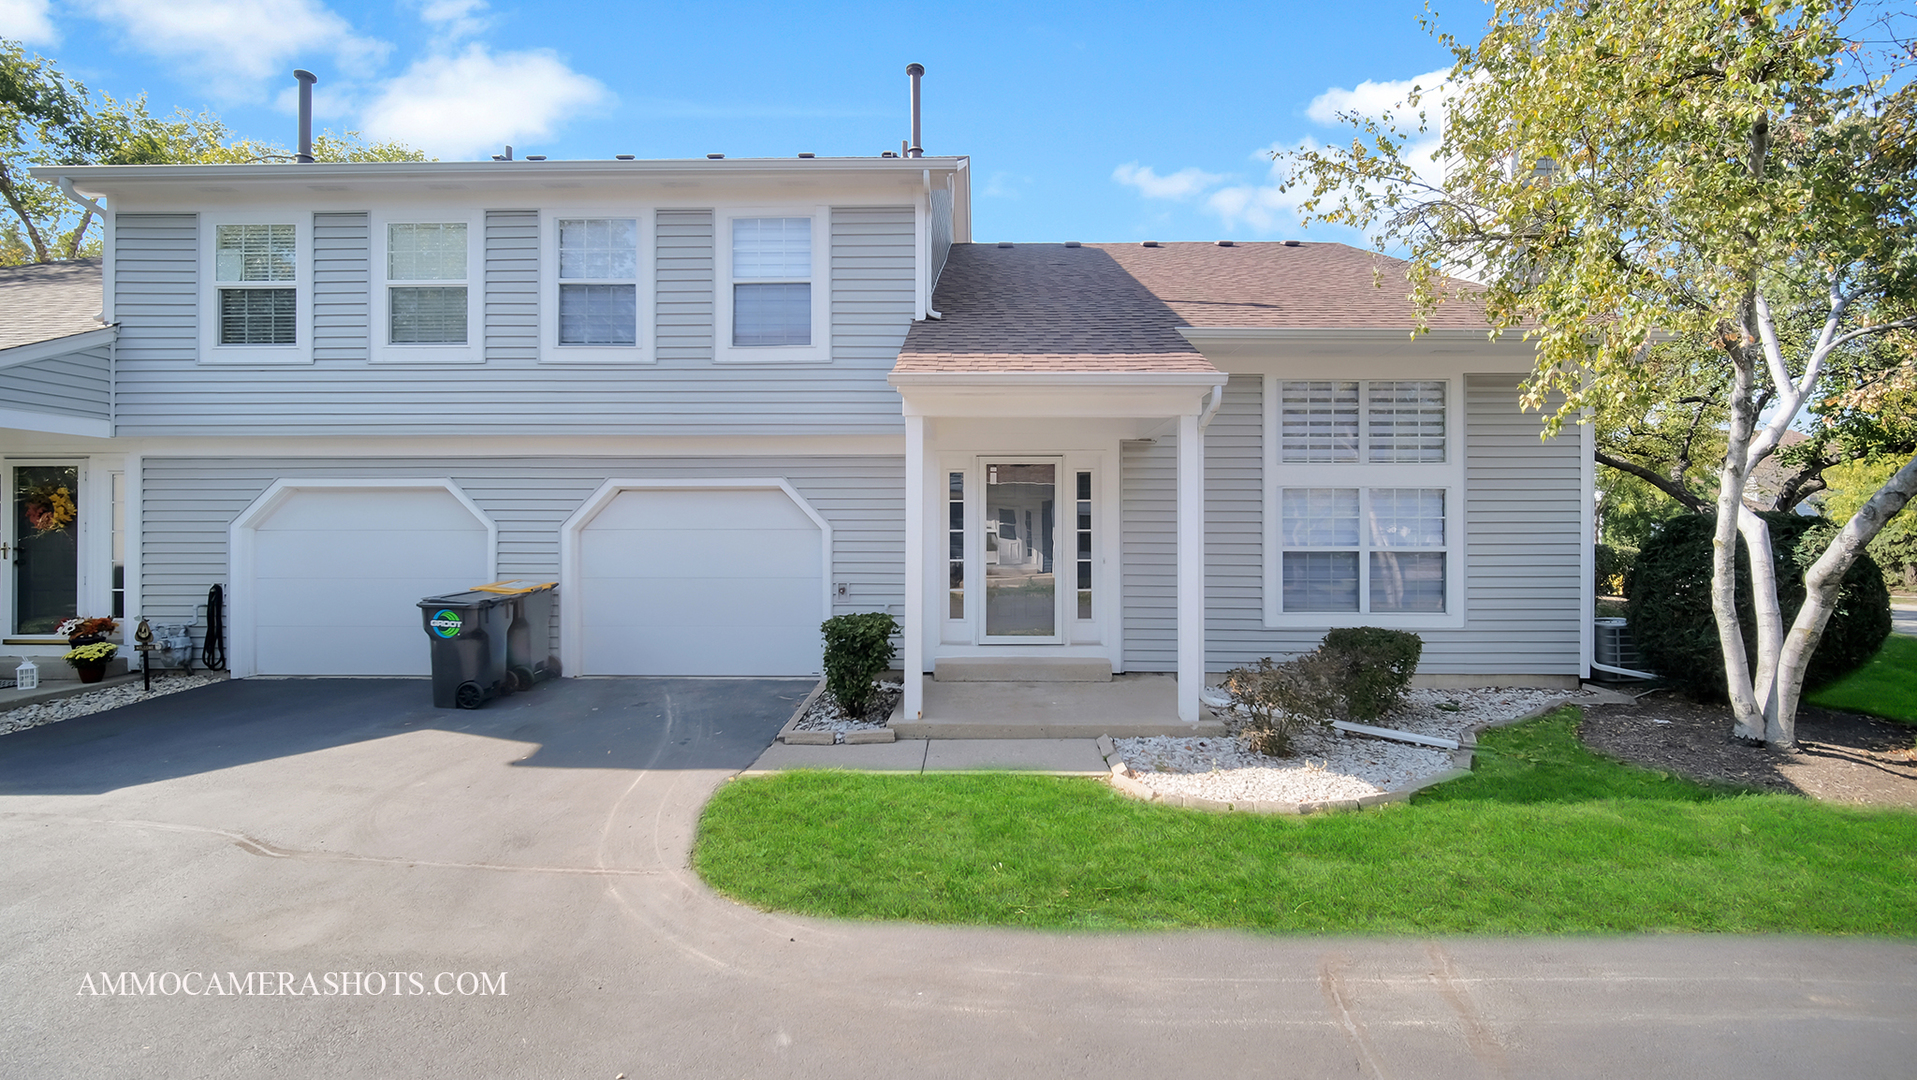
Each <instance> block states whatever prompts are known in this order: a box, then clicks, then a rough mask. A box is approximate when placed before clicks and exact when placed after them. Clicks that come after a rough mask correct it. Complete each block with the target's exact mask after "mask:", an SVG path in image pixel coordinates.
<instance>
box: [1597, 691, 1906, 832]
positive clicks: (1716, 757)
mask: <svg viewBox="0 0 1917 1080" xmlns="http://www.w3.org/2000/svg"><path fill="white" fill-rule="evenodd" d="M1730 733H1731V709H1730V706H1729V705H1718V704H1700V703H1698V702H1694V701H1689V700H1686V699H1685V698H1683V697H1680V696H1678V695H1676V694H1673V693H1671V692H1669V691H1654V692H1652V693H1650V694H1648V695H1646V696H1644V697H1641V698H1639V699H1637V701H1636V702H1635V703H1634V704H1631V705H1586V706H1585V707H1584V723H1583V724H1582V725H1581V726H1580V727H1579V728H1578V735H1579V737H1581V738H1582V739H1583V740H1584V743H1585V745H1586V746H1589V747H1590V748H1591V749H1593V750H1596V751H1597V752H1599V753H1601V754H1604V755H1606V756H1608V757H1612V758H1616V759H1617V760H1619V761H1625V762H1629V763H1630V764H1633V765H1642V766H1644V767H1646V768H1650V769H1660V770H1663V771H1665V772H1670V773H1676V774H1678V775H1680V776H1687V777H1690V778H1691V779H1693V780H1703V781H1709V782H1717V783H1726V784H1735V785H1739V786H1742V787H1750V788H1756V789H1758V790H1761V791H1779V792H1785V793H1789V794H1793V795H1808V796H1810V797H1811V798H1813V799H1821V800H1824V801H1826V802H1836V803H1854V804H1858V805H1869V806H1906V807H1917V753H1913V751H1912V743H1913V741H1914V740H1917V728H1913V727H1911V726H1909V725H1907V724H1898V723H1893V722H1892V721H1889V720H1880V719H1878V718H1876V717H1874V716H1862V715H1859V714H1857V713H1844V712H1832V711H1830V710H1828V709H1819V708H1815V707H1813V706H1809V705H1806V706H1803V707H1802V708H1801V709H1800V710H1799V711H1798V714H1797V742H1798V749H1797V752H1796V753H1793V754H1778V753H1774V752H1772V751H1770V750H1765V749H1761V748H1757V747H1750V746H1744V745H1741V744H1739V743H1736V742H1733V741H1732V740H1731V734H1730Z"/></svg>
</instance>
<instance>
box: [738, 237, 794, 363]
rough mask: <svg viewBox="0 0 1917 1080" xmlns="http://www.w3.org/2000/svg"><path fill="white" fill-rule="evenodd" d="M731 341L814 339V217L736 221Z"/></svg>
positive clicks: (756, 343)
mask: <svg viewBox="0 0 1917 1080" xmlns="http://www.w3.org/2000/svg"><path fill="white" fill-rule="evenodd" d="M732 343H733V344H734V345H740V346H765V345H810V344H812V219H811V218H809V217H777V218H737V219H734V220H733V222H732Z"/></svg>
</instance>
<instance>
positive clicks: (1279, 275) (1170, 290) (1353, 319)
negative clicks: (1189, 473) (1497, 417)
mask: <svg viewBox="0 0 1917 1080" xmlns="http://www.w3.org/2000/svg"><path fill="white" fill-rule="evenodd" d="M1405 266H1406V264H1405V263H1404V262H1402V261H1401V260H1397V259H1392V258H1388V257H1385V256H1380V255H1377V254H1376V253H1373V252H1369V251H1361V250H1359V249H1357V248H1353V247H1349V246H1347V245H1344V244H1330V243H1248V244H1232V245H1231V246H1229V247H1224V246H1220V245H1218V244H1210V243H1167V244H1157V245H1154V246H1151V247H1146V246H1143V245H1141V244H1083V245H1078V246H1073V247H1066V246H1065V245H1062V244H1015V245H1012V246H1009V247H1000V246H997V245H993V244H954V245H953V246H952V252H951V255H950V257H949V259H948V261H947V262H946V264H945V269H944V270H943V272H942V273H941V274H940V276H939V284H938V289H937V291H936V292H935V294H934V296H933V302H932V307H933V308H934V309H935V310H937V311H939V312H941V313H942V314H943V316H944V318H943V319H942V320H926V321H924V322H919V323H915V324H913V326H912V329H911V332H910V333H909V334H908V335H907V336H906V339H905V346H904V348H902V349H901V350H900V351H899V360H898V364H897V366H896V367H894V368H893V371H894V372H895V373H898V374H914V375H932V374H952V375H957V374H983V373H1015V372H1030V373H1052V374H1066V373H1084V374H1093V373H1097V374H1117V373H1164V374H1170V373H1193V372H1199V373H1207V372H1214V371H1216V370H1217V369H1216V368H1215V367H1214V366H1213V365H1212V363H1211V362H1210V361H1209V360H1207V359H1206V358H1205V356H1204V355H1203V354H1202V353H1200V352H1199V351H1198V350H1197V349H1196V348H1195V347H1193V346H1192V344H1191V343H1190V342H1189V341H1187V340H1185V338H1184V337H1183V336H1182V335H1181V334H1179V333H1178V329H1179V328H1180V327H1212V328H1218V327H1230V328H1243V329H1272V330H1371V331H1376V330H1393V331H1398V332H1404V333H1408V332H1409V331H1410V330H1411V329H1412V327H1413V326H1414V325H1415V324H1416V312H1415V311H1414V309H1413V308H1412V305H1411V302H1410V299H1409V296H1410V292H1411V287H1410V283H1409V281H1408V280H1407V279H1406V277H1405ZM1374 271H1376V272H1377V274H1378V275H1380V276H1377V277H1374ZM1431 325H1432V326H1433V327H1434V328H1440V329H1472V330H1478V331H1482V330H1484V329H1486V324H1485V321H1484V318H1483V315H1482V313H1480V312H1479V311H1477V310H1476V309H1475V308H1474V307H1473V306H1472V305H1470V304H1468V303H1451V304H1446V305H1444V306H1443V307H1441V308H1440V309H1439V310H1438V311H1436V312H1434V313H1433V315H1432V318H1431Z"/></svg>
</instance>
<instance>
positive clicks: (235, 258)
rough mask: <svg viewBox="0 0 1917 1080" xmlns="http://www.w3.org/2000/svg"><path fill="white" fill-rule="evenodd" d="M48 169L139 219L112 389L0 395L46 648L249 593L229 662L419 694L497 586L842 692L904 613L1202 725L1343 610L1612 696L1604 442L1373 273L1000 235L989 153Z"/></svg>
mask: <svg viewBox="0 0 1917 1080" xmlns="http://www.w3.org/2000/svg"><path fill="white" fill-rule="evenodd" d="M46 175H47V177H48V178H50V179H54V178H59V177H64V178H66V180H67V181H68V182H69V183H70V185H71V186H72V187H73V188H74V189H76V195H77V196H78V197H80V198H86V199H103V200H104V206H103V207H102V209H103V211H104V215H105V220H106V223H107V241H106V255H105V259H104V265H103V267H102V269H101V274H102V279H103V287H102V288H103V296H104V300H103V305H102V307H101V309H100V317H101V318H102V319H103V320H104V324H105V326H104V328H100V324H97V323H96V324H94V325H95V328H94V329H90V330H86V331H85V333H87V334H89V335H93V336H89V337H87V338H86V339H85V340H84V341H82V340H81V339H78V338H76V339H75V340H74V344H75V345H76V346H79V345H84V346H85V348H84V349H82V348H75V349H72V350H67V351H66V352H64V353H62V352H60V351H59V347H58V346H57V345H49V344H47V343H46V342H44V341H43V342H40V343H39V344H37V345H36V346H34V347H35V348H38V349H41V350H43V352H41V353H36V354H34V356H33V357H32V358H31V359H32V361H33V362H34V363H38V364H42V365H44V364H46V363H48V362H50V361H56V360H57V361H58V362H60V363H68V364H74V363H80V358H82V357H95V356H97V358H98V362H97V363H96V368H98V369H100V371H101V375H100V376H99V377H98V378H97V381H98V383H99V385H100V387H101V393H100V394H99V395H98V396H100V397H101V399H102V400H101V401H100V402H99V404H98V407H97V409H96V412H98V413H99V415H90V416H88V417H86V418H85V419H84V422H82V421H79V420H74V419H63V420H59V421H57V422H56V421H51V420H49V421H45V422H42V421H40V420H37V419H35V418H37V417H45V416H51V415H53V411H52V406H51V405H49V404H48V403H49V402H50V401H52V399H51V398H48V397H36V396H35V395H36V394H40V393H42V391H40V390H37V389H35V386H33V385H28V384H25V383H19V384H18V385H17V388H10V390H11V395H12V397H11V400H10V402H9V406H8V409H7V411H6V412H5V413H3V414H0V424H5V425H7V426H6V427H5V429H4V430H0V455H4V459H5V463H6V466H7V469H6V473H7V477H8V479H7V483H8V485H9V488H8V494H7V497H8V499H9V502H10V504H11V505H12V506H13V508H14V509H13V511H12V513H10V514H9V515H8V522H9V526H8V527H9V529H10V530H12V531H11V532H10V534H9V536H8V537H6V538H4V542H10V543H14V544H16V545H17V544H19V543H20V542H21V541H22V540H23V539H26V540H27V541H29V542H31V541H32V539H33V538H32V537H30V536H27V535H26V534H27V533H30V532H32V531H33V530H32V528H31V524H30V522H28V520H27V517H26V516H24V515H26V514H27V509H26V508H27V507H28V506H29V504H30V502H31V500H33V499H34V498H37V497H39V496H37V495H36V494H35V492H37V491H39V488H40V487H41V486H44V483H45V480H46V478H47V477H49V476H54V475H55V473H54V472H49V471H48V470H54V471H55V472H58V475H59V476H60V477H67V476H70V477H71V478H72V480H73V483H74V486H75V488H76V490H77V492H78V498H79V500H80V507H81V509H80V511H79V513H78V515H77V520H75V521H74V522H72V524H71V525H70V526H69V528H70V530H71V535H72V538H73V543H72V544H71V545H70V546H71V549H72V556H71V563H70V564H66V563H62V564H61V565H59V566H57V567H53V568H48V563H47V560H46V559H42V558H36V559H35V560H33V561H32V562H31V563H28V562H16V563H15V565H14V571H13V573H11V574H8V575H5V581H4V583H0V588H4V589H5V590H6V591H7V593H8V600H7V602H6V609H7V610H8V611H9V613H10V615H9V617H10V618H12V619H13V620H14V622H13V623H12V624H11V625H10V626H9V627H8V628H7V629H8V631H9V634H10V635H11V636H12V637H11V639H12V640H15V641H19V640H21V639H29V638H32V637H33V636H34V635H35V634H39V633H44V630H45V628H44V627H41V626H39V622H40V621H44V617H43V616H42V615H41V614H39V612H40V609H41V608H42V607H46V608H47V609H48V610H49V611H55V610H57V611H67V610H75V611H82V613H89V614H90V613H97V612H99V611H102V610H104V609H105V608H106V606H107V605H108V604H109V603H112V602H113V601H112V597H111V595H110V589H109V584H110V583H111V582H113V581H115V580H116V578H115V577H114V575H115V573H116V571H115V570H114V566H115V565H121V566H123V567H124V570H123V580H124V599H123V601H121V604H122V608H123V610H124V611H126V612H127V613H129V614H132V615H145V616H147V617H149V618H151V619H153V620H155V621H158V622H166V621H188V620H191V621H195V622H197V623H200V624H201V628H202V630H203V626H204V616H203V611H202V605H203V604H204V601H205V596H206V592H207V589H208V587H209V586H210V585H212V584H215V583H220V584H223V585H224V586H225V588H226V590H227V595H228V597H229V600H228V611H227V623H228V626H227V646H228V650H229V654H230V664H231V668H232V671H233V673H234V674H235V675H236V676H251V675H376V674H387V675H393V674H418V673H422V672H423V671H424V669H425V666H426V663H427V649H426V642H425V640H424V637H423V634H422V633H421V630H420V627H419V616H418V612H417V609H416V608H415V606H414V602H415V601H416V600H417V599H418V598H419V597H421V596H425V595H429V594H433V593H438V592H445V591H449V590H454V589H458V588H462V587H466V586H470V585H472V584H475V583H477V582H480V581H486V580H493V579H496V578H502V577H517V578H533V579H541V580H557V581H559V582H560V593H559V596H560V603H559V612H560V614H559V625H558V640H559V642H560V646H559V649H560V655H561V658H562V660H563V666H564V670H565V671H566V673H567V674H569V675H802V674H808V673H812V672H816V671H817V670H818V666H819V651H820V645H819V635H818V624H819V622H820V621H821V619H823V618H825V617H827V616H829V615H831V614H834V613H839V612H846V611H857V610H874V609H883V610H890V611H893V612H895V613H897V614H899V615H900V616H901V617H902V621H903V622H904V624H905V627H906V631H905V639H904V644H905V647H904V649H903V656H904V663H905V667H906V670H908V671H912V672H915V673H928V674H930V673H935V672H944V673H946V674H947V675H948V676H950V677H978V676H979V673H980V671H982V670H986V669H989V668H990V666H991V665H992V664H993V663H995V662H999V661H1003V660H1005V659H1006V658H1016V659H1017V660H1018V661H1019V662H1020V663H1022V664H1024V665H1026V666H1025V667H1024V668H1022V669H1020V670H1022V671H1023V672H1024V673H1026V674H1030V673H1031V671H1033V670H1038V669H1037V668H1034V667H1032V665H1039V667H1040V668H1042V666H1043V665H1045V664H1047V663H1054V662H1056V663H1059V664H1062V665H1064V667H1062V668H1061V670H1065V669H1069V670H1070V671H1072V672H1073V673H1074V677H1085V673H1086V672H1087V671H1090V672H1092V673H1093V677H1103V675H1104V673H1106V672H1175V673H1176V674H1177V675H1178V679H1177V684H1176V685H1177V703H1176V708H1175V710H1173V709H1172V708H1170V707H1169V706H1168V708H1167V711H1168V712H1170V711H1175V712H1177V713H1178V714H1179V715H1180V716H1182V717H1183V718H1184V719H1187V720H1190V719H1195V718H1197V717H1198V716H1199V713H1200V703H1199V691H1200V689H1201V688H1202V685H1203V681H1204V676H1205V673H1206V672H1207V671H1212V672H1216V671H1219V670H1222V669H1223V668H1224V667H1227V666H1230V665H1231V664H1234V663H1238V662H1242V661H1244V660H1248V659H1253V658H1255V657H1257V656H1261V655H1267V654H1274V653H1285V652H1295V651H1298V650H1301V649H1306V648H1309V647H1311V646H1312V645H1313V644H1315V642H1316V640H1317V638H1318V637H1319V636H1321V635H1322V634H1323V632H1324V630H1325V629H1326V628H1327V627H1330V626H1341V625H1358V624H1366V625H1379V626H1396V627H1404V628H1410V629H1416V630H1417V631H1418V632H1419V633H1420V634H1422V635H1423V636H1424V638H1425V640H1426V643H1427V647H1426V659H1425V662H1424V664H1423V666H1422V669H1421V677H1423V678H1424V679H1426V680H1427V681H1436V682H1440V683H1445V682H1450V683H1468V684H1477V683H1522V684H1530V685H1550V684H1556V685H1563V684H1568V683H1572V682H1574V681H1575V680H1576V679H1577V678H1578V677H1579V676H1581V675H1583V674H1586V673H1587V672H1588V666H1587V664H1588V647H1589V642H1588V634H1589V629H1588V624H1589V619H1588V612H1589V610H1590V606H1589V605H1590V597H1589V590H1590V580H1591V574H1590V572H1589V565H1588V562H1589V543H1588V540H1587V539H1586V538H1587V537H1588V536H1589V518H1588V514H1589V499H1588V492H1589V489H1590V480H1589V467H1588V462H1589V460H1590V458H1589V453H1588V447H1586V446H1585V445H1584V444H1583V441H1582V439H1581V437H1580V435H1579V434H1578V433H1575V432H1574V433H1572V434H1569V435H1567V436H1565V437H1562V438H1560V439H1558V440H1555V441H1553V442H1541V441H1540V440H1539V438H1538V431H1539V425H1538V421H1537V418H1536V417H1535V415H1532V416H1526V415H1524V414H1523V413H1521V412H1520V410H1519V408H1518V402H1517V392H1516V390H1517V385H1518V383H1519V381H1520V379H1521V378H1522V375H1523V373H1524V372H1525V371H1526V370H1528V368H1529V365H1530V353H1529V350H1528V348H1527V347H1525V346H1524V345H1523V344H1522V343H1521V342H1510V341H1505V342H1496V343H1493V342H1490V341H1488V340H1487V335H1486V333H1485V330H1484V328H1483V326H1482V324H1481V323H1479V324H1475V325H1474V324H1473V321H1472V317H1471V316H1469V315H1467V314H1465V313H1464V312H1463V310H1462V309H1457V310H1456V311H1453V312H1449V313H1446V314H1444V315H1443V316H1442V317H1441V319H1440V321H1439V323H1438V324H1437V327H1436V328H1435V329H1434V330H1433V332H1432V333H1430V334H1427V335H1424V336H1422V337H1419V338H1416V339H1413V338H1412V337H1411V336H1410V334H1409V330H1410V327H1411V325H1412V315H1411V311H1410V309H1409V307H1408V306H1407V305H1406V303H1405V302H1404V300H1403V293H1404V292H1405V290H1404V289H1403V288H1402V287H1398V288H1391V287H1387V288H1384V289H1379V288H1377V287H1375V286H1374V284H1373V266H1374V262H1373V259H1372V257H1371V256H1370V255H1368V254H1365V253H1361V252H1358V251H1355V250H1353V249H1350V248H1346V247H1343V246H1341V245H1336V244H1302V245H1300V244H1295V243H1287V244H1217V245H1213V244H1166V245H1153V244H1147V245H1093V244H1085V245H1079V244H1067V245H1017V246H1011V245H1002V244H1001V245H978V244H972V243H970V242H969V240H970V231H971V230H970V198H969V186H968V175H969V174H968V162H967V159H965V158H962V157H919V158H911V157H899V158H894V157H883V158H860V159H845V158H835V159H821V158H794V159H782V160H768V159H756V160H738V159H732V160H706V161H626V160H616V161H582V162H556V161H536V162H535V161H517V162H501V161H495V162H458V163H427V164H390V163H381V164H345V165H288V166H206V167H179V166H175V167H91V168H77V169H63V170H51V171H47V172H46ZM1393 272H1395V271H1394V268H1393V267H1391V266H1389V265H1387V267H1386V275H1387V278H1389V277H1390V275H1391V274H1392V273H1393ZM1387 284H1388V285H1389V282H1388V283H1387ZM95 336H97V337H98V338H99V339H100V340H97V341H96V340H94V337H95ZM49 349H51V350H53V352H45V351H44V350H49ZM10 351H14V350H7V349H3V348H0V375H4V374H5V372H6V371H7V370H9V369H8V368H7V367H6V365H7V364H8V352H10ZM25 366H26V365H24V364H22V365H21V367H22V368H24V367H25ZM76 370H77V369H76ZM88 370H95V369H88ZM76 377H77V376H76ZM89 385H92V384H89ZM23 417H25V419H23ZM61 470H65V471H61ZM36 485H38V486H36ZM43 538H44V537H43ZM116 559H117V564H116V562H115V561H113V560H116ZM55 594H59V596H58V597H56V596H55ZM69 594H70V595H69ZM28 597H41V598H43V599H36V600H33V601H32V602H31V603H28V602H26V600H25V599H24V598H28ZM62 597H64V598H65V602H64V603H56V602H55V600H57V599H60V598H62ZM45 598H52V599H45ZM23 605H24V606H23ZM10 647H16V648H30V647H32V645H31V643H29V644H26V645H20V646H10ZM981 665H983V667H981ZM905 708H906V712H907V714H908V716H913V717H916V716H918V715H919V714H920V713H921V712H923V710H924V696H923V686H922V682H921V680H920V679H908V680H907V702H906V706H905ZM1168 719H1169V717H1168Z"/></svg>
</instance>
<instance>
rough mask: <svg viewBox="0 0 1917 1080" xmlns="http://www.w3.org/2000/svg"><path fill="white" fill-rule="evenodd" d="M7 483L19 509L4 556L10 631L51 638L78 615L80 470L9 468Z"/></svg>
mask: <svg viewBox="0 0 1917 1080" xmlns="http://www.w3.org/2000/svg"><path fill="white" fill-rule="evenodd" d="M7 480H8V484H7V490H8V492H9V499H10V501H11V502H12V504H13V505H12V508H11V512H10V513H8V515H7V532H8V535H7V536H6V538H5V539H4V540H0V551H4V552H5V554H6V559H7V562H8V564H9V566H10V567H11V570H10V572H9V573H8V575H7V579H8V580H7V585H8V586H9V591H10V592H11V594H12V597H11V599H12V604H11V607H12V614H11V619H12V622H11V625H10V629H11V630H12V632H13V633H15V634H21V635H51V634H52V633H53V631H54V628H55V627H57V626H59V625H60V623H61V622H63V621H65V620H67V619H70V618H72V617H73V616H74V615H76V614H77V613H78V607H77V605H78V602H79V595H80V543H79V537H80V509H79V508H80V468H79V466H78V465H74V464H59V463H51V464H44V463H35V464H31V465H28V464H15V465H10V466H9V467H8V468H7Z"/></svg>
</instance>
